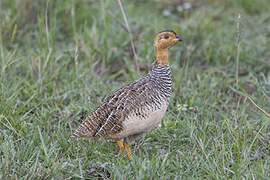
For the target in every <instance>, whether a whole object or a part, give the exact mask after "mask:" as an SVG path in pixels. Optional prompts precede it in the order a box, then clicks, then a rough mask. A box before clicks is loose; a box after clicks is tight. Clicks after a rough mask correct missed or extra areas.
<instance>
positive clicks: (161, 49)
mask: <svg viewBox="0 0 270 180" xmlns="http://www.w3.org/2000/svg"><path fill="white" fill-rule="evenodd" d="M178 41H182V38H181V37H179V36H177V35H176V33H175V32H174V31H172V30H164V31H161V32H159V33H158V34H157V35H156V38H155V42H154V47H155V55H156V63H158V64H169V60H168V50H169V48H171V47H172V46H173V45H174V44H175V43H177V42H178Z"/></svg>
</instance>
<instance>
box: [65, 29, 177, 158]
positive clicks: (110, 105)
mask: <svg viewBox="0 0 270 180" xmlns="http://www.w3.org/2000/svg"><path fill="white" fill-rule="evenodd" d="M165 35H166V37H165ZM168 36H169V37H171V39H169V38H168ZM164 37H165V38H164ZM179 40H181V39H180V37H178V36H177V35H176V33H175V32H173V31H162V32H160V33H159V34H158V35H157V37H156V39H155V53H156V60H155V62H154V63H153V64H152V69H151V71H150V72H149V73H148V74H147V75H145V76H144V77H142V78H140V79H138V80H137V81H135V82H132V83H129V84H127V85H126V86H123V87H121V88H120V89H118V90H116V91H115V92H113V93H112V94H111V95H110V96H109V97H107V98H106V99H105V100H104V101H103V103H102V104H101V105H99V106H98V107H97V108H96V109H95V110H94V111H93V112H92V113H90V115H89V116H88V117H87V118H86V119H85V120H84V121H83V123H82V124H81V125H80V127H79V128H78V129H77V130H76V131H75V132H74V133H73V135H72V136H71V137H70V140H73V139H75V138H77V137H84V138H90V139H98V138H100V137H104V138H114V139H122V138H125V140H126V142H127V141H132V140H134V139H136V138H138V137H140V136H141V135H143V134H145V133H146V132H148V131H149V130H151V129H152V128H153V127H155V126H156V125H157V124H158V123H159V122H160V120H161V118H162V117H163V116H164V114H165V111H166V109H167V107H168V104H169V100H170V96H171V88H172V80H171V68H170V66H169V63H168V49H169V48H170V47H171V46H172V45H173V44H175V43H176V42H177V41H179ZM117 143H118V145H119V146H121V143H119V142H117ZM125 149H126V150H127V153H128V151H129V150H128V149H129V148H128V147H125ZM128 155H129V156H130V154H128Z"/></svg>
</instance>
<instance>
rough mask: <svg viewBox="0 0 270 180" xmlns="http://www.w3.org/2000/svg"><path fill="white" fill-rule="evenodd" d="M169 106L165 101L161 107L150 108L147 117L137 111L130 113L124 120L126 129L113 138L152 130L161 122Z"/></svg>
mask: <svg viewBox="0 0 270 180" xmlns="http://www.w3.org/2000/svg"><path fill="white" fill-rule="evenodd" d="M167 107H168V103H167V102H165V101H164V103H163V104H162V105H161V107H160V109H157V110H148V112H146V114H148V116H147V117H146V118H141V117H139V116H137V115H136V114H135V113H133V114H131V115H129V117H128V118H127V119H126V120H124V122H123V128H124V130H123V131H122V132H121V133H119V134H117V135H114V136H113V138H124V137H127V136H130V135H134V134H140V133H144V132H147V131H149V130H151V129H152V128H154V127H155V126H157V125H158V124H159V123H160V121H161V119H162V117H163V116H164V114H165V112H166V109H167Z"/></svg>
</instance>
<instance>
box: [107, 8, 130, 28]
mask: <svg viewBox="0 0 270 180" xmlns="http://www.w3.org/2000/svg"><path fill="white" fill-rule="evenodd" d="M107 12H108V13H109V14H110V15H111V16H112V17H113V18H114V19H115V20H116V22H117V23H118V24H120V26H121V27H122V28H123V29H124V30H125V31H127V32H128V28H127V26H126V25H125V24H123V23H122V22H121V21H120V20H119V19H118V18H117V17H115V15H113V13H112V12H111V11H110V10H107Z"/></svg>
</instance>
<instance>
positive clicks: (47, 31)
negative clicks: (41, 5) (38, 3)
mask: <svg viewBox="0 0 270 180" xmlns="http://www.w3.org/2000/svg"><path fill="white" fill-rule="evenodd" d="M49 1H50V0H47V3H46V9H45V26H46V37H47V43H48V48H50V39H49V27H48V6H49Z"/></svg>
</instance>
